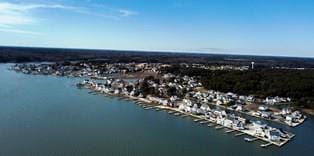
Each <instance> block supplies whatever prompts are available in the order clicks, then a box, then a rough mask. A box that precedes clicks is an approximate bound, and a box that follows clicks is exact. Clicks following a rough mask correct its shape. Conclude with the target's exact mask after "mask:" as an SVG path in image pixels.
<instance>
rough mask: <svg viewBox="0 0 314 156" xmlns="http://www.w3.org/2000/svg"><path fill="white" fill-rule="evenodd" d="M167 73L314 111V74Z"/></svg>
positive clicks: (178, 69)
mask: <svg viewBox="0 0 314 156" xmlns="http://www.w3.org/2000/svg"><path fill="white" fill-rule="evenodd" d="M163 72H165V73H174V74H178V75H188V76H197V77H198V78H199V80H200V81H201V83H202V84H203V86H204V87H205V88H207V89H213V90H217V91H222V92H233V93H237V94H240V95H255V96H258V97H266V96H280V97H291V98H292V99H293V102H294V104H296V105H297V106H299V107H304V108H312V109H313V108H314V70H278V69H258V70H248V71H234V70H229V71H226V70H216V71H211V70H206V69H196V68H182V67H179V66H174V67H168V68H165V69H163Z"/></svg>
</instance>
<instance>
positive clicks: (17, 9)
mask: <svg viewBox="0 0 314 156" xmlns="http://www.w3.org/2000/svg"><path fill="white" fill-rule="evenodd" d="M45 8H46V9H74V8H73V7H67V6H63V5H45V4H14V3H8V2H0V28H1V29H0V31H1V32H11V33H20V34H29V35H38V33H35V32H31V31H26V30H21V29H17V28H16V27H17V26H21V25H29V24H32V23H34V22H36V18H34V17H32V16H31V15H29V12H30V11H32V10H34V9H45Z"/></svg>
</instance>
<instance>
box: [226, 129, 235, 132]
mask: <svg viewBox="0 0 314 156" xmlns="http://www.w3.org/2000/svg"><path fill="white" fill-rule="evenodd" d="M234 131H235V130H234V129H231V130H227V131H226V133H231V132H234Z"/></svg>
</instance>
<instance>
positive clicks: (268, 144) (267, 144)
mask: <svg viewBox="0 0 314 156" xmlns="http://www.w3.org/2000/svg"><path fill="white" fill-rule="evenodd" d="M272 144H273V143H271V142H269V143H266V144H261V145H260V146H261V147H263V148H265V147H268V146H270V145H272Z"/></svg>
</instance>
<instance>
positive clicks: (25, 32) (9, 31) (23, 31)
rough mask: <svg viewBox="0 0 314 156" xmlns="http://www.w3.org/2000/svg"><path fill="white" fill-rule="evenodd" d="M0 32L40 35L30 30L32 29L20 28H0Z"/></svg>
mask: <svg viewBox="0 0 314 156" xmlns="http://www.w3.org/2000/svg"><path fill="white" fill-rule="evenodd" d="M0 32H7V33H18V34H27V35H41V34H40V33H36V32H32V31H26V30H20V29H15V28H8V29H7V28H0Z"/></svg>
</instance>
